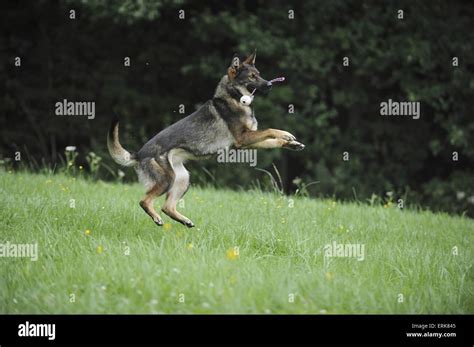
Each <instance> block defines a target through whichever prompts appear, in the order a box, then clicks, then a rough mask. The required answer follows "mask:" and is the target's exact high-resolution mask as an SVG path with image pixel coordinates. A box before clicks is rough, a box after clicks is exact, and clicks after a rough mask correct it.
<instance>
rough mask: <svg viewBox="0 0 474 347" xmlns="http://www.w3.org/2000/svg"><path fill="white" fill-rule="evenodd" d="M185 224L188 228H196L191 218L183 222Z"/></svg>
mask: <svg viewBox="0 0 474 347" xmlns="http://www.w3.org/2000/svg"><path fill="white" fill-rule="evenodd" d="M182 223H183V224H184V225H186V226H187V227H188V228H194V227H195V225H194V223H193V222H191V221H190V220H189V219H187V220H185V221H183V222H182Z"/></svg>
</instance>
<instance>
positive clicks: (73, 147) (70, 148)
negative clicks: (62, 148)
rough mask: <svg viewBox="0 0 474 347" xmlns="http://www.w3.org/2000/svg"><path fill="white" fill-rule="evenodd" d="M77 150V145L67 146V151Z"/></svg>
mask: <svg viewBox="0 0 474 347" xmlns="http://www.w3.org/2000/svg"><path fill="white" fill-rule="evenodd" d="M75 151H76V146H67V147H66V152H75Z"/></svg>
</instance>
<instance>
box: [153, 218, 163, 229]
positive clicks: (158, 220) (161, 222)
mask: <svg viewBox="0 0 474 347" xmlns="http://www.w3.org/2000/svg"><path fill="white" fill-rule="evenodd" d="M153 222H155V224H156V225H158V226H159V227H161V226H163V220H161V218H153Z"/></svg>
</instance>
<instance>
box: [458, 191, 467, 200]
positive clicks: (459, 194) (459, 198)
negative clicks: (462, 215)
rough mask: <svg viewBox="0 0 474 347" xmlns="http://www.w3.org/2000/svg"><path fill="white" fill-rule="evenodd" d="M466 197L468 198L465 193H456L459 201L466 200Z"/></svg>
mask: <svg viewBox="0 0 474 347" xmlns="http://www.w3.org/2000/svg"><path fill="white" fill-rule="evenodd" d="M465 196H466V193H464V192H456V198H457V199H458V200H462V199H464V197H465Z"/></svg>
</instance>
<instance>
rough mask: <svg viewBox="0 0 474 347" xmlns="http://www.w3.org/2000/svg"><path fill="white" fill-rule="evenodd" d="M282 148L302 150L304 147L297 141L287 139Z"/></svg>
mask: <svg viewBox="0 0 474 347" xmlns="http://www.w3.org/2000/svg"><path fill="white" fill-rule="evenodd" d="M283 148H288V149H291V150H292V151H302V150H303V149H304V148H305V145H303V144H302V143H300V142H298V141H288V142H287V143H285V144H284V145H283Z"/></svg>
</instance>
